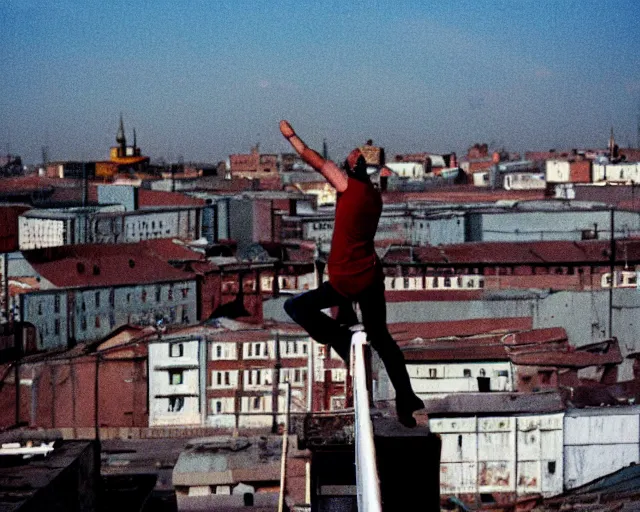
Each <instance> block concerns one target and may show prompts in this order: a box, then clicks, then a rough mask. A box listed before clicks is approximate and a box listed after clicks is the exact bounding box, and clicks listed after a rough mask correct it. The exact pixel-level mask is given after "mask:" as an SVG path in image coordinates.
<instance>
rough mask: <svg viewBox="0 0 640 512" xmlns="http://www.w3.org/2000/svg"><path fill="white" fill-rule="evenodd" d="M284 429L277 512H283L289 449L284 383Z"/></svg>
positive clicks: (288, 397) (288, 393) (288, 398)
mask: <svg viewBox="0 0 640 512" xmlns="http://www.w3.org/2000/svg"><path fill="white" fill-rule="evenodd" d="M285 390H286V393H285V402H284V428H283V429H282V456H281V457H280V497H279V498H278V512H283V510H284V493H285V484H286V479H287V451H288V448H289V403H290V402H291V383H290V382H286V383H285Z"/></svg>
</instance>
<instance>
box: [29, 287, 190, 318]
mask: <svg viewBox="0 0 640 512" xmlns="http://www.w3.org/2000/svg"><path fill="white" fill-rule="evenodd" d="M180 292H181V293H182V298H183V299H186V298H188V296H189V287H188V286H185V287H183V288H180ZM104 293H105V292H100V291H96V292H94V297H93V300H94V305H95V307H96V308H99V307H100V304H101V295H102V294H104ZM173 297H174V289H173V287H169V288H168V290H167V300H173ZM147 298H148V294H147V290H144V289H143V290H142V291H141V292H140V300H141V301H142V302H147ZM126 300H127V302H128V303H130V302H131V293H127V296H126ZM155 301H156V302H161V288H160V287H159V286H157V287H156V289H155ZM60 303H61V300H60V295H55V296H54V298H53V312H54V313H60V305H61V304H60ZM109 305H110V306H111V307H112V308H113V307H115V290H113V289H112V290H109ZM78 307H79V311H86V310H87V304H86V302H85V301H84V298H83V300H82V301H80V302H79V304H78ZM42 314H43V310H42V302H38V315H42Z"/></svg>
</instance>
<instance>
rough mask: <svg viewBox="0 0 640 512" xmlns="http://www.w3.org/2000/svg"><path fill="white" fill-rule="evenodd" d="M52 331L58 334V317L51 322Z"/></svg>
mask: <svg viewBox="0 0 640 512" xmlns="http://www.w3.org/2000/svg"><path fill="white" fill-rule="evenodd" d="M53 333H54V334H60V319H59V318H56V319H55V321H54V322H53Z"/></svg>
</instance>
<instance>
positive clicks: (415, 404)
mask: <svg viewBox="0 0 640 512" xmlns="http://www.w3.org/2000/svg"><path fill="white" fill-rule="evenodd" d="M420 409H424V402H423V401H422V400H421V399H420V398H419V397H418V396H416V395H415V394H414V395H413V396H411V397H410V398H409V399H408V400H406V399H398V398H397V397H396V413H397V415H398V421H399V422H400V423H402V424H403V425H404V426H405V427H408V428H414V427H415V426H416V425H417V424H418V422H417V421H416V419H415V418H414V417H413V413H414V412H415V411H419V410H420Z"/></svg>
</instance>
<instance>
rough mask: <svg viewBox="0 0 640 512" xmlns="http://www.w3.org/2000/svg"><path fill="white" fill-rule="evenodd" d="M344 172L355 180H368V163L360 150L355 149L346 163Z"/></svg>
mask: <svg viewBox="0 0 640 512" xmlns="http://www.w3.org/2000/svg"><path fill="white" fill-rule="evenodd" d="M344 170H345V171H347V174H348V175H349V176H352V177H353V178H359V179H363V178H367V177H368V174H367V161H366V160H365V158H364V155H363V154H362V151H360V149H359V148H356V149H354V150H353V151H352V152H351V153H349V155H348V156H347V159H346V160H345V161H344Z"/></svg>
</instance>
